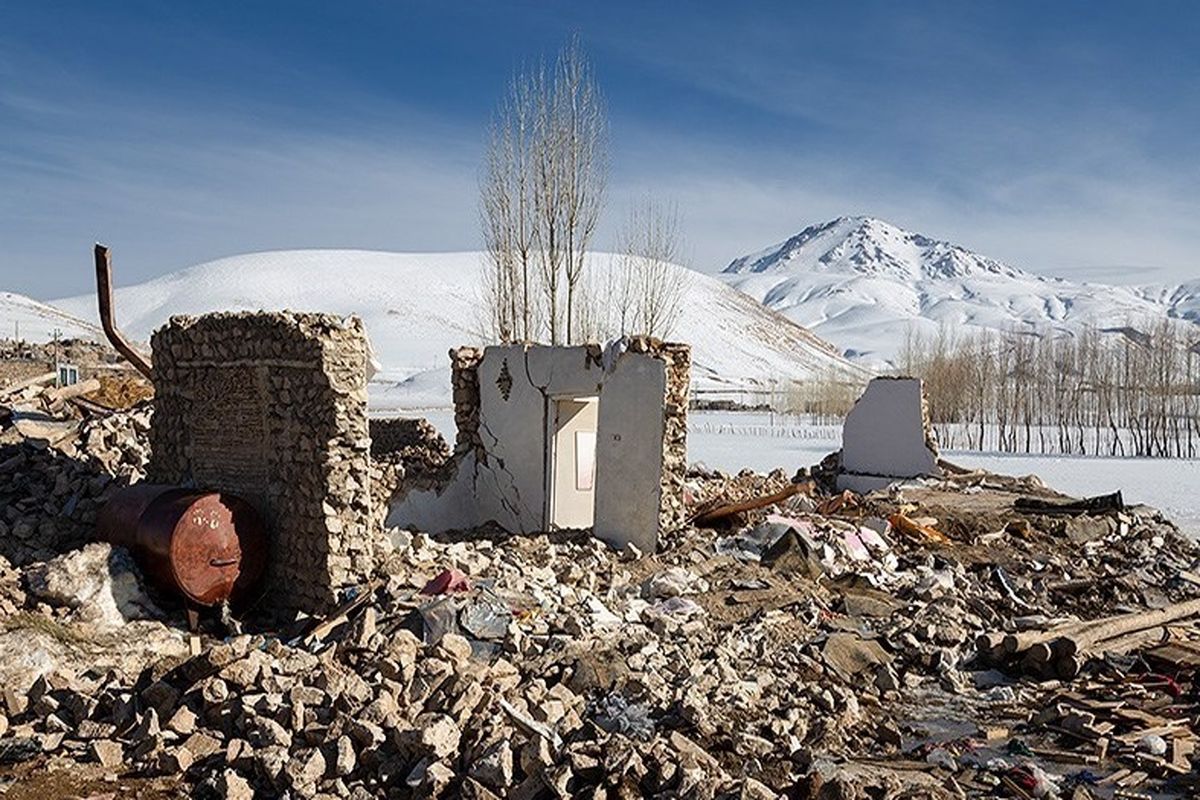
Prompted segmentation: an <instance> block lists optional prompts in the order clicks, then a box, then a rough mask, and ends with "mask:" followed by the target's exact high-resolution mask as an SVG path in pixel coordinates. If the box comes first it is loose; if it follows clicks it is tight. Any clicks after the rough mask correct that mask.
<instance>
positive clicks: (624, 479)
mask: <svg viewBox="0 0 1200 800" xmlns="http://www.w3.org/2000/svg"><path fill="white" fill-rule="evenodd" d="M666 388H667V370H666V366H665V365H664V364H663V362H661V361H659V360H658V359H656V358H651V357H649V356H646V355H637V354H633V353H626V354H625V355H623V356H622V357H621V360H620V361H618V362H617V366H616V369H614V370H613V374H612V375H610V376H609V379H608V380H607V381H606V382H605V384H604V394H602V395H601V397H600V426H599V431H598V432H597V435H596V521H595V525H594V526H593V532H594V533H595V535H596V538H598V539H602V540H603V541H605V542H608V543H609V544H610V545H612V546H613V547H618V548H621V547H624V546H625V545H626V544H627V543H631V544H633V545H635V546H636V547H637V548H638V549H639V550H641V551H642V552H643V553H653V552H654V550H655V547H656V546H657V544H658V519H659V517H658V512H659V499H660V497H661V494H662V481H661V477H662V454H663V448H662V440H663V413H662V411H663V396H664V395H665V393H666Z"/></svg>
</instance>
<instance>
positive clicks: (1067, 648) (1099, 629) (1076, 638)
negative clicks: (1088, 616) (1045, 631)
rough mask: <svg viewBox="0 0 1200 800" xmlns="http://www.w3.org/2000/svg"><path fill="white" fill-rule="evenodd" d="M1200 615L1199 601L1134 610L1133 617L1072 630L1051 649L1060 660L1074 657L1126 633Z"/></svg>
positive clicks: (1131, 615) (1107, 620)
mask: <svg viewBox="0 0 1200 800" xmlns="http://www.w3.org/2000/svg"><path fill="white" fill-rule="evenodd" d="M1196 614H1200V598H1197V599H1194V600H1188V601H1186V602H1183V603H1176V604H1174V605H1170V606H1167V607H1166V608H1158V609H1154V610H1152V611H1136V612H1133V613H1132V614H1121V615H1119V616H1116V617H1108V618H1106V619H1101V620H1096V621H1094V622H1090V623H1088V624H1087V625H1086V626H1084V627H1083V628H1081V629H1077V630H1072V631H1070V632H1066V633H1064V634H1063V635H1061V636H1060V637H1057V638H1060V639H1062V641H1061V642H1056V643H1055V645H1054V650H1055V652H1056V653H1059V654H1060V657H1065V656H1073V655H1075V654H1077V653H1079V652H1081V651H1085V650H1087V649H1088V648H1089V647H1092V646H1093V645H1095V644H1096V643H1097V642H1103V641H1105V640H1106V639H1115V638H1117V637H1118V636H1122V635H1123V634H1127V633H1134V632H1136V631H1143V630H1146V629H1148V628H1158V627H1161V626H1163V625H1166V624H1167V623H1168V622H1174V621H1176V620H1179V619H1184V618H1186V617H1191V616H1195V615H1196Z"/></svg>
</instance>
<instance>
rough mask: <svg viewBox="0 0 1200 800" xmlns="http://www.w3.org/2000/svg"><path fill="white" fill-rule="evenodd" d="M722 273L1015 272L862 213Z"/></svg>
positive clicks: (898, 276) (897, 276)
mask: <svg viewBox="0 0 1200 800" xmlns="http://www.w3.org/2000/svg"><path fill="white" fill-rule="evenodd" d="M724 271H725V272H727V273H762V272H769V273H804V272H815V271H821V272H847V273H853V274H856V275H868V276H873V277H880V278H890V279H892V280H900V281H904V282H911V281H915V280H921V279H939V278H941V279H946V278H962V277H966V276H967V275H974V274H980V273H991V274H995V275H1006V276H1008V277H1017V276H1023V275H1024V273H1022V272H1021V271H1020V270H1018V269H1016V268H1014V267H1010V266H1008V265H1006V264H1003V263H1001V262H999V261H996V260H994V259H990V258H987V257H986V256H981V255H979V254H978V253H973V252H971V251H970V250H967V249H966V248H964V247H961V246H959V245H956V244H953V243H951V242H946V241H940V240H937V239H933V238H930V237H928V236H925V235H923V234H920V233H912V232H910V231H906V230H904V229H903V228H900V227H898V226H896V225H893V224H892V223H890V222H887V221H885V220H881V219H878V218H876V217H867V216H845V217H838V218H837V219H834V220H832V221H830V222H824V223H820V224H817V225H810V226H809V227H807V228H805V229H804V230H802V231H800V233H798V234H796V235H795V236H792V237H791V238H789V239H786V240H784V241H783V242H780V243H779V244H776V245H773V246H771V247H768V248H766V249H765V250H761V251H759V252H757V253H751V254H750V255H746V256H742V257H741V258H738V259H734V261H732V262H731V263H730V264H729V266H727V267H726V268H725V270H724Z"/></svg>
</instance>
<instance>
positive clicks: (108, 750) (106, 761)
mask: <svg viewBox="0 0 1200 800" xmlns="http://www.w3.org/2000/svg"><path fill="white" fill-rule="evenodd" d="M88 751H89V752H90V753H91V756H92V758H93V759H94V760H96V761H98V762H99V763H100V766H102V767H104V768H106V769H114V768H116V767H119V766H121V764H122V763H123V761H124V758H125V752H124V749H123V748H122V747H121V745H120V743H119V742H114V741H112V740H111V739H99V740H97V741H94V742H92V743H91V744H90V745H89V746H88Z"/></svg>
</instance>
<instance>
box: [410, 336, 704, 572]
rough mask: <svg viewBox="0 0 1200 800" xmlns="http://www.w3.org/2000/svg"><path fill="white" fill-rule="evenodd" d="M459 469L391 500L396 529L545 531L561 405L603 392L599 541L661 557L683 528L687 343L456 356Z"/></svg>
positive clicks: (507, 349) (513, 349)
mask: <svg viewBox="0 0 1200 800" xmlns="http://www.w3.org/2000/svg"><path fill="white" fill-rule="evenodd" d="M451 362H452V369H453V378H452V380H453V389H454V398H455V420H456V422H457V424H458V437H457V440H456V447H455V451H456V452H455V460H456V461H455V463H456V465H457V471H456V472H455V474H454V477H453V478H452V479H451V480H449V481H448V482H447V483H446V484H444V485H442V486H440V487H437V488H435V489H429V488H415V489H410V490H408V491H407V492H405V493H403V494H401V495H400V496H398V497H397V498H396V499H395V500H394V501H393V503H392V508H391V512H390V514H389V516H388V524H389V525H396V526H402V527H410V528H415V529H419V530H426V531H431V532H440V531H446V530H455V529H468V528H474V527H478V526H480V525H482V524H485V523H488V522H495V523H497V524H499V525H500V526H502V527H504V528H505V529H507V530H510V531H513V532H519V533H529V532H535V531H540V530H543V529H544V528H545V527H546V520H547V519H548V499H547V498H548V491H549V481H548V479H547V474H548V470H549V467H550V465H549V463H548V460H547V446H546V441H547V431H548V414H550V413H551V409H552V401H553V400H554V399H555V398H562V397H582V396H597V397H599V401H600V405H599V422H598V426H597V435H596V452H595V459H596V481H595V493H594V498H595V515H594V518H595V523H594V526H593V530H594V533H595V535H596V536H597V537H598V538H600V539H603V540H605V541H607V542H609V543H610V544H612V545H614V546H616V547H623V546H625V545H626V544H633V545H635V546H637V547H638V548H639V549H641V550H643V551H644V552H648V551H653V550H654V548H655V545H656V543H657V538H658V534H659V532H660V531H661V530H667V529H669V528H671V527H674V526H676V525H679V524H681V523H682V518H683V482H684V477H685V474H686V470H687V417H686V415H687V393H688V383H689V376H690V351H689V348H688V347H687V346H686V345H680V344H669V343H666V344H665V343H662V342H658V341H657V340H651V339H646V338H638V339H633V340H628V341H625V342H623V343H622V344H621V345H620V346H617V347H613V348H611V349H610V350H609V351H607V352H604V351H602V350H601V348H600V347H599V346H598V345H585V346H579V347H547V346H539V345H504V346H494V347H488V348H487V349H486V350H483V351H480V350H477V349H474V348H462V349H460V350H455V351H452V353H451Z"/></svg>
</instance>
